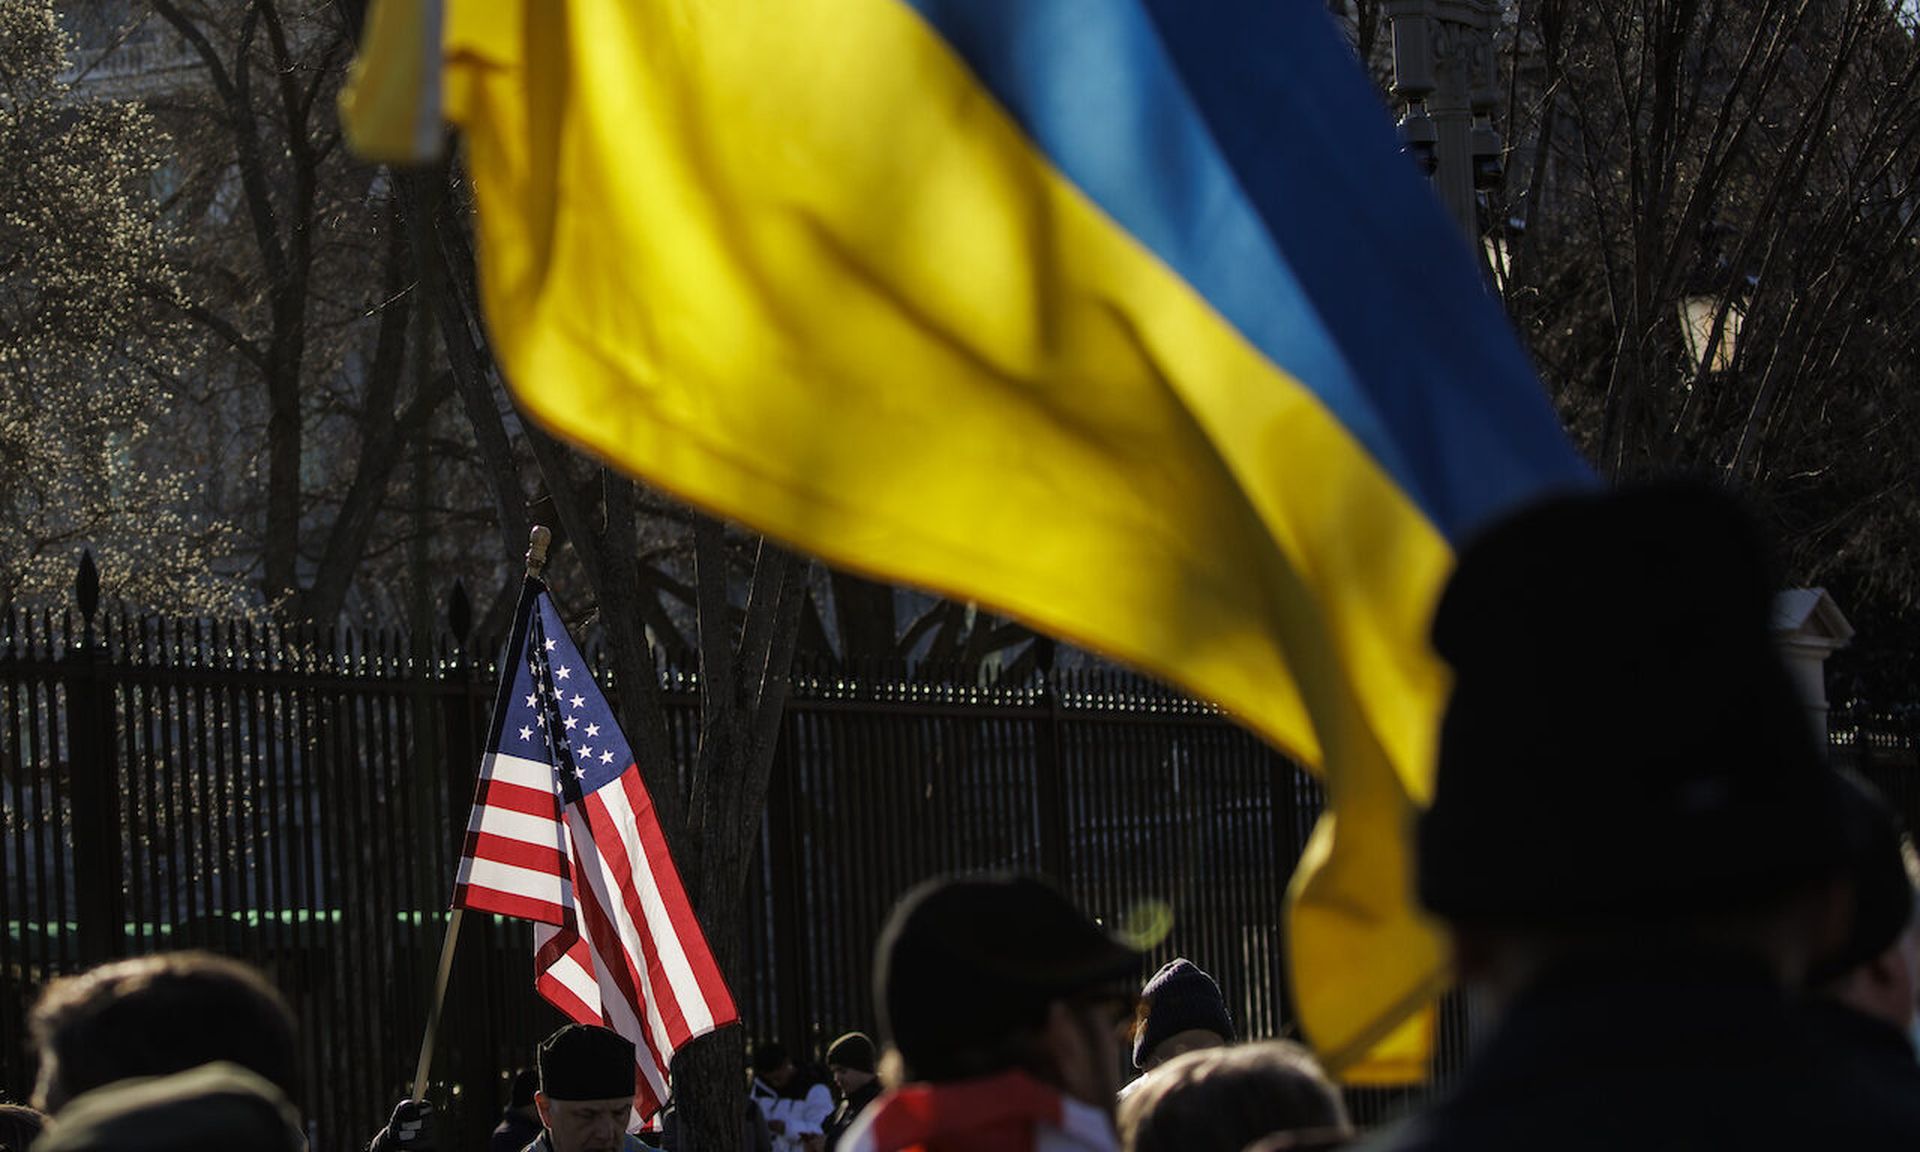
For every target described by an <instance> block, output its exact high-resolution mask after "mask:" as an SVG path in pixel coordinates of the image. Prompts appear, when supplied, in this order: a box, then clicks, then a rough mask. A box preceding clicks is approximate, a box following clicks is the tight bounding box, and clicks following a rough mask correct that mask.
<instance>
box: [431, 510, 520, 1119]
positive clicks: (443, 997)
mask: <svg viewBox="0 0 1920 1152" xmlns="http://www.w3.org/2000/svg"><path fill="white" fill-rule="evenodd" d="M552 542H553V533H552V532H551V531H549V530H548V529H547V528H545V527H542V526H541V525H538V524H536V525H534V528H533V531H532V532H531V533H529V534H528V537H527V579H529V580H538V579H539V578H540V571H541V569H543V568H545V567H546V566H547V546H548V545H549V544H551V543H552ZM463 911H464V909H461V908H455V909H454V910H453V912H452V914H451V915H449V916H448V917H447V935H446V939H445V940H443V941H442V942H441V944H440V971H439V972H438V973H436V974H435V976H434V978H433V1004H432V1007H430V1008H428V1009H427V1034H426V1036H425V1037H424V1038H423V1039H422V1040H421V1041H420V1062H419V1063H417V1064H415V1065H414V1067H413V1094H412V1096H411V1097H410V1099H414V1100H425V1099H426V1098H427V1070H428V1068H430V1067H431V1066H432V1064H433V1041H434V1037H435V1036H436V1035H437V1034H438V1033H439V1031H440V1010H441V1009H442V1008H444V1007H445V1006H446V1002H447V979H448V977H450V976H452V975H453V949H454V945H455V944H456V943H458V942H459V939H460V914H461V912H463Z"/></svg>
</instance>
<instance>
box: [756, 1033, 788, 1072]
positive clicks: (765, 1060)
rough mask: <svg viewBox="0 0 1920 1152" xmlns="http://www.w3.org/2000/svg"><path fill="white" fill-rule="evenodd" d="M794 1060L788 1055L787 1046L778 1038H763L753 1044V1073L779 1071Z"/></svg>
mask: <svg viewBox="0 0 1920 1152" xmlns="http://www.w3.org/2000/svg"><path fill="white" fill-rule="evenodd" d="M792 1062H793V1058H792V1057H791V1056H788V1055H787V1046H786V1045H785V1044H782V1043H780V1042H779V1041H778V1040H763V1041H761V1042H760V1043H758V1044H755V1045H754V1046H753V1074H754V1075H755V1076H765V1075H766V1074H767V1073H769V1072H778V1071H780V1069H782V1068H785V1067H786V1066H787V1065H788V1064H790V1063H792Z"/></svg>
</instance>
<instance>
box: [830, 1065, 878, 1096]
mask: <svg viewBox="0 0 1920 1152" xmlns="http://www.w3.org/2000/svg"><path fill="white" fill-rule="evenodd" d="M827 1071H828V1072H829V1073H830V1074H831V1075H832V1076H833V1084H834V1087H836V1088H838V1089H840V1095H842V1096H851V1095H853V1094H854V1093H855V1092H858V1091H860V1089H862V1088H865V1087H866V1086H867V1085H869V1084H871V1083H873V1073H871V1072H862V1071H860V1070H859V1069H857V1068H847V1067H843V1066H842V1065H839V1064H829V1065H827Z"/></svg>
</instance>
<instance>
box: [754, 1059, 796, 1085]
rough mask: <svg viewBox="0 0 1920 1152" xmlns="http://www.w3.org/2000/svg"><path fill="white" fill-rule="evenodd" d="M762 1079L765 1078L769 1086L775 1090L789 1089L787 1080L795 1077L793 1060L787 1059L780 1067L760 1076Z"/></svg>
mask: <svg viewBox="0 0 1920 1152" xmlns="http://www.w3.org/2000/svg"><path fill="white" fill-rule="evenodd" d="M760 1079H762V1080H765V1081H766V1082H767V1087H769V1088H771V1089H773V1090H774V1091H775V1092H785V1091H786V1090H787V1081H789V1080H791V1079H793V1061H791V1060H789V1061H787V1062H786V1063H785V1064H782V1065H780V1067H778V1068H775V1069H774V1070H773V1071H771V1072H768V1073H767V1074H765V1075H764V1076H762V1077H760Z"/></svg>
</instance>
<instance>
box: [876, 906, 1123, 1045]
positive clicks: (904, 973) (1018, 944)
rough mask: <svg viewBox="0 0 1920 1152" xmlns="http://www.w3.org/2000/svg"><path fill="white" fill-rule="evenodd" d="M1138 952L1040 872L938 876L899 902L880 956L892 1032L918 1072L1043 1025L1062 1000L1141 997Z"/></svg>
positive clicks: (885, 1022)
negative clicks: (1135, 991)
mask: <svg viewBox="0 0 1920 1152" xmlns="http://www.w3.org/2000/svg"><path fill="white" fill-rule="evenodd" d="M1139 974H1140V953H1138V952H1136V951H1135V950H1134V949H1132V948H1130V947H1128V946H1127V945H1126V944H1124V943H1122V942H1121V941H1120V940H1119V939H1118V938H1116V937H1114V936H1113V935H1112V934H1110V933H1109V932H1107V930H1106V929H1104V928H1102V927H1101V926H1100V925H1099V924H1098V923H1096V922H1095V921H1093V920H1092V919H1091V918H1089V917H1088V916H1087V915H1086V913H1084V912H1082V911H1080V909H1079V908H1077V907H1075V906H1074V903H1073V901H1071V900H1069V899H1068V898H1067V897H1066V896H1065V895H1063V894H1062V893H1061V892H1060V891H1059V890H1058V889H1056V888H1054V887H1053V886H1052V885H1051V884H1048V883H1047V882H1045V881H1043V880H1041V879H1039V878H1037V877H1034V876H1018V875H994V876H970V877H964V878H943V879H938V880H932V881H929V882H927V883H925V884H922V885H920V886H919V887H917V888H915V889H913V890H912V891H910V892H908V893H907V894H906V895H905V896H903V897H902V898H901V899H900V902H899V903H898V904H896V905H895V906H894V909H893V914H892V915H891V916H890V917H889V918H888V920H887V925H886V927H885V928H884V929H882V931H881V933H880V940H879V944H878V946H877V948H876V949H875V956H874V974H873V989H874V1004H875V1007H876V1008H877V1009H878V1012H879V1016H880V1027H881V1031H882V1033H883V1035H884V1036H886V1037H887V1038H888V1039H889V1040H891V1041H892V1043H893V1044H894V1045H895V1046H896V1047H897V1048H899V1050H900V1054H901V1055H902V1056H903V1057H905V1059H906V1062H907V1064H908V1065H909V1066H910V1067H911V1068H913V1069H914V1071H915V1072H916V1074H918V1075H920V1076H923V1077H927V1078H931V1079H940V1078H942V1076H941V1075H940V1074H939V1073H937V1072H934V1071H931V1070H932V1069H937V1068H941V1067H946V1066H948V1063H949V1061H951V1059H952V1058H953V1056H954V1054H955V1053H959V1052H966V1051H979V1050H983V1049H989V1048H992V1047H994V1046H996V1045H997V1044H999V1043H1001V1042H1003V1041H1004V1040H1006V1039H1007V1038H1008V1037H1010V1036H1012V1035H1013V1034H1015V1033H1016V1032H1019V1031H1021V1030H1023V1029H1027V1028H1035V1027H1038V1026H1039V1025H1040V1024H1041V1023H1042V1022H1043V1021H1044V1019H1045V1017H1046V1013H1047V1006H1048V1004H1049V1003H1051V1002H1052V1001H1055V1000H1059V999H1063V998H1067V997H1071V996H1074V995H1076V994H1083V993H1092V992H1095V991H1099V990H1103V989H1104V990H1112V991H1115V992H1120V991H1122V990H1125V992H1126V993H1127V994H1131V988H1132V983H1133V981H1135V980H1138V979H1139Z"/></svg>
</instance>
